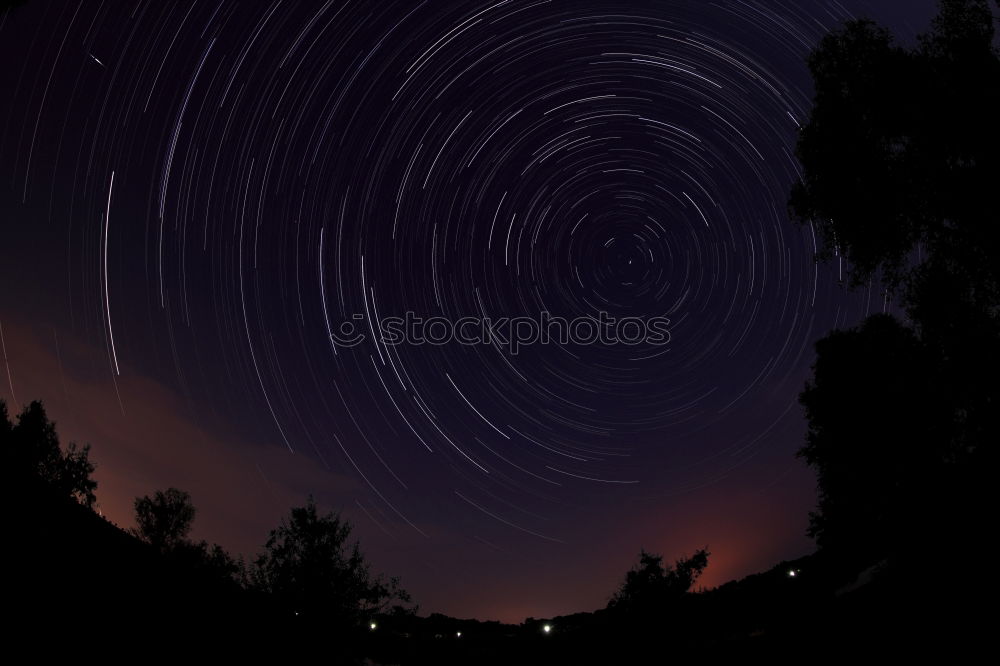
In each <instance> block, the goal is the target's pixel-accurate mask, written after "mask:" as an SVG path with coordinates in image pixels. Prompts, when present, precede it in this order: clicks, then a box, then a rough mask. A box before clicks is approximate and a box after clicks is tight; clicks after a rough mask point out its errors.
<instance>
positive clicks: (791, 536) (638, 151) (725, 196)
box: [0, 0, 933, 621]
mask: <svg viewBox="0 0 1000 666" xmlns="http://www.w3.org/2000/svg"><path fill="white" fill-rule="evenodd" d="M932 9H933V8H932V2H931V0H921V1H919V2H917V1H915V0H900V1H899V2H878V1H876V0H867V1H864V0H844V1H843V2H835V1H832V0H797V1H795V2H792V1H788V2H770V1H768V2H755V1H752V0H747V1H739V0H718V1H717V2H704V1H702V0H684V1H681V0H661V1H659V2H630V1H627V0H620V1H617V2H611V1H607V2H591V1H589V0H573V1H566V2H562V1H551V2H541V1H531V0H527V1H521V0H504V1H501V2H465V3H456V2H423V3H417V2H412V1H408V2H388V1H385V0H379V1H378V2H374V1H373V2H368V1H364V2H341V1H340V0H330V2H326V3H325V4H324V3H320V2H316V3H311V2H310V3H298V2H278V3H265V2H260V3H258V2H218V1H217V0H206V1H204V2H191V3H188V2H176V3H174V2H129V3H126V2H115V1H112V2H103V3H99V2H87V3H81V4H79V5H77V4H74V3H72V2H39V1H33V2H29V3H27V4H26V5H24V6H23V7H19V8H16V9H14V10H11V11H9V12H8V13H6V14H5V15H4V17H3V18H2V20H0V49H2V55H3V58H2V62H3V63H4V66H3V68H2V72H0V77H2V79H3V81H2V90H3V91H4V94H3V95H2V101H0V225H2V227H0V232H2V233H0V280H2V283H0V284H2V286H3V288H2V289H0V327H2V341H3V355H4V363H5V367H4V368H0V371H2V376H0V398H2V399H4V400H6V401H7V403H8V405H9V406H10V409H11V411H12V412H15V411H19V408H20V406H22V405H23V404H24V403H26V402H28V401H29V400H32V399H36V398H37V399H42V400H43V401H44V402H45V404H46V407H47V408H48V410H49V414H50V416H52V417H53V418H54V419H55V420H56V422H57V424H58V428H59V431H60V434H61V435H62V438H63V441H64V442H66V441H69V440H77V441H79V442H81V443H83V442H90V443H92V444H93V450H92V458H93V459H94V460H95V461H96V463H97V465H98V469H97V474H96V476H97V479H98V481H99V484H100V485H99V487H98V500H99V507H100V510H101V511H102V512H103V514H104V515H105V516H107V517H108V518H110V519H111V520H113V521H115V522H116V523H118V524H119V525H122V526H128V525H131V524H132V519H131V502H132V498H134V497H135V496H137V495H142V494H146V493H149V492H151V491H152V490H154V489H163V488H166V487H168V486H176V487H179V488H182V489H185V490H188V491H189V492H191V494H192V497H193V500H194V503H195V505H196V506H197V507H198V516H197V519H196V521H195V536H196V537H198V538H205V539H208V540H209V541H216V542H219V543H221V544H223V545H224V546H225V547H226V548H228V549H230V550H231V551H232V552H234V553H243V554H247V555H250V554H252V553H253V552H255V551H256V550H257V549H258V548H259V547H260V545H261V544H262V543H263V541H264V540H265V538H266V534H267V530H268V529H270V528H271V527H273V526H274V525H276V524H277V522H278V520H279V519H280V517H281V516H282V515H283V514H284V513H286V512H287V510H288V509H289V508H290V507H291V506H293V505H296V504H301V503H302V502H304V501H305V498H306V497H307V496H308V495H309V494H310V493H311V494H313V495H314V496H315V497H316V498H317V500H318V501H319V502H320V503H321V505H323V506H324V507H327V508H331V509H337V510H342V511H343V513H344V515H346V516H347V517H348V518H349V519H350V520H351V521H352V522H353V523H354V525H355V535H356V536H357V537H358V538H359V539H360V541H361V544H362V547H363V550H364V551H365V552H366V554H367V555H368V556H369V558H370V559H371V560H372V561H373V563H374V566H375V568H376V569H378V570H381V571H385V572H387V573H391V574H398V575H399V576H401V579H402V581H401V582H402V583H403V586H404V587H405V588H406V589H408V590H409V591H410V592H411V593H412V594H413V596H414V601H416V602H418V603H419V604H420V608H421V612H422V613H428V612H435V611H436V612H444V613H448V614H451V615H456V616H459V617H478V618H480V619H502V620H507V621H520V620H521V619H523V618H524V617H525V616H535V617H546V616H552V615H556V614H560V613H569V612H575V611H583V610H592V609H594V608H597V607H599V606H603V605H604V604H605V603H606V601H607V598H608V595H609V594H610V593H611V592H612V591H613V589H614V588H615V586H616V584H617V583H618V582H619V581H620V578H621V576H622V575H623V574H624V572H625V570H626V569H627V568H628V567H629V566H631V565H632V564H633V562H634V561H636V556H637V555H638V552H639V549H640V547H643V548H646V549H647V550H652V551H655V552H660V553H662V554H664V555H665V556H666V558H667V559H668V560H672V559H675V558H677V557H680V556H682V555H684V554H685V553H691V552H692V551H694V550H695V549H697V548H699V547H703V546H708V548H709V550H710V551H711V552H712V557H711V560H710V565H709V568H708V570H707V572H706V574H705V576H704V578H703V579H702V583H704V584H705V585H707V586H711V585H716V584H720V583H722V582H725V581H726V580H730V579H732V578H734V577H739V576H743V575H746V574H749V573H753V572H755V571H759V570H762V569H765V568H768V567H769V566H771V565H773V564H775V563H776V562H778V561H779V560H781V559H783V558H790V557H796V556H799V555H803V554H805V553H807V552H810V551H811V549H812V544H811V542H810V541H809V540H808V539H807V537H806V536H805V528H806V525H807V520H808V515H807V514H808V511H809V510H810V509H811V508H812V506H813V503H814V501H815V491H814V478H813V476H812V473H811V472H810V471H809V470H808V469H807V468H806V466H805V465H804V464H803V462H802V461H801V460H797V459H796V458H795V457H794V452H795V451H796V449H797V448H798V447H799V446H800V445H801V443H802V441H803V436H804V421H803V418H802V412H801V408H800V407H799V406H798V404H797V402H796V398H797V394H798V392H799V391H800V390H801V388H802V386H803V383H804V381H805V379H806V378H807V376H808V372H809V366H810V364H811V362H812V360H813V349H812V344H813V342H814V341H815V340H816V339H817V338H819V337H821V336H823V335H824V334H825V333H826V332H827V331H828V330H829V329H831V328H833V327H837V326H845V325H852V324H854V323H856V322H858V321H859V320H860V319H861V318H862V317H863V316H864V315H865V314H867V313H870V312H876V311H881V310H882V309H883V308H884V307H886V304H885V302H884V300H883V297H882V296H881V294H880V292H879V291H878V290H877V289H874V290H871V291H867V290H864V289H862V290H857V291H855V292H846V291H845V290H844V289H843V288H842V287H840V286H839V285H838V282H837V280H838V277H839V275H838V274H839V273H840V271H841V270H842V269H843V267H842V266H839V265H838V264H837V263H836V262H833V263H831V264H825V265H821V266H817V265H816V264H815V263H814V261H813V252H814V249H815V245H814V243H815V242H816V241H815V237H814V235H813V233H812V231H811V229H810V228H809V227H808V226H806V227H797V226H796V225H794V224H793V223H792V222H790V221H789V219H788V215H787V212H786V200H787V194H788V190H789V187H790V184H791V183H792V182H793V181H794V180H795V178H796V169H797V164H796V162H795V159H794V156H793V155H794V143H795V138H796V132H797V130H798V127H799V125H800V124H803V123H805V122H806V120H807V118H808V113H809V101H810V97H811V93H810V82H809V74H808V70H807V68H806V65H805V56H806V55H807V53H808V52H809V50H810V48H811V47H812V46H813V45H814V44H815V43H816V41H817V40H818V39H819V37H820V36H821V35H822V34H823V33H824V32H825V31H827V30H829V29H831V28H833V27H835V26H837V25H838V24H839V23H840V22H841V21H843V20H845V19H847V18H850V17H854V16H860V15H868V16H872V17H873V18H876V19H877V20H879V21H881V22H883V23H885V24H887V25H888V26H890V27H891V28H892V29H893V30H894V31H895V32H896V34H898V35H900V36H901V37H903V38H904V39H912V37H913V35H915V34H916V33H917V32H919V31H921V30H923V29H924V28H925V27H926V26H927V22H928V20H929V17H930V15H931V13H932ZM602 311H603V312H606V313H608V314H610V315H611V316H614V317H617V318H622V317H640V318H648V317H654V316H656V317H666V318H669V320H670V322H671V323H670V329H669V333H670V343H669V344H667V345H662V344H660V345H656V344H647V343H640V344H636V345H630V344H623V343H617V344H589V345H587V344H565V345H564V344H558V343H555V342H550V343H549V344H542V343H536V344H527V345H524V346H522V347H521V348H520V349H518V350H517V353H516V354H515V353H511V349H510V348H509V347H505V346H504V345H503V344H500V343H496V344H477V345H462V344H459V343H457V342H455V341H451V342H447V343H444V344H409V343H405V344H401V345H387V344H382V343H381V342H379V341H377V340H376V339H375V337H374V336H373V335H372V334H371V333H372V331H371V329H369V328H368V326H369V324H370V322H373V321H375V322H377V321H379V320H380V319H382V318H385V317H390V316H399V317H402V316H404V315H405V313H407V312H411V313H413V314H414V315H415V316H419V317H423V318H428V317H443V318H446V319H448V320H451V321H455V320H458V319H459V318H462V317H480V318H483V317H489V318H493V319H498V318H502V317H514V316H532V317H537V316H538V315H539V313H541V312H548V313H551V314H552V315H553V316H561V317H564V318H566V319H573V318H577V317H597V316H598V313H599V312H602ZM356 316H357V317H360V318H356ZM344 322H347V323H350V324H353V325H355V326H358V329H357V331H358V332H360V333H363V334H366V338H365V340H364V341H362V342H361V343H360V344H357V345H355V346H344V345H340V346H338V345H337V344H335V343H334V342H333V341H332V340H331V335H330V334H331V332H336V331H338V330H339V327H340V326H341V324H342V323H344Z"/></svg>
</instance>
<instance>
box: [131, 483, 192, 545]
mask: <svg viewBox="0 0 1000 666" xmlns="http://www.w3.org/2000/svg"><path fill="white" fill-rule="evenodd" d="M194 516H195V508H194V504H192V503H191V495H190V494H188V493H186V492H184V491H183V490H178V489H177V488H167V490H165V491H162V490H157V491H156V492H155V493H153V496H152V497H150V496H149V495H144V496H142V497H136V498H135V522H136V525H137V529H136V536H138V537H139V538H140V539H142V540H143V541H145V542H147V543H149V544H150V545H152V546H153V547H154V548H156V549H157V550H160V551H165V550H170V549H172V548H174V547H176V546H177V545H178V544H180V543H182V542H183V541H185V540H186V539H187V535H188V533H189V532H190V531H191V524H192V523H193V522H194Z"/></svg>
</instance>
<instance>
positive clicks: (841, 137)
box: [790, 0, 1000, 561]
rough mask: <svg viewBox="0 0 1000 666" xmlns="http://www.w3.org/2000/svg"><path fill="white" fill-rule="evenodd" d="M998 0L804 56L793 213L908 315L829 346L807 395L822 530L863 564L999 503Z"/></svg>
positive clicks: (872, 322) (856, 25)
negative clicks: (989, 464)
mask: <svg viewBox="0 0 1000 666" xmlns="http://www.w3.org/2000/svg"><path fill="white" fill-rule="evenodd" d="M990 4H991V3H989V2H987V1H986V0H941V2H940V12H939V14H938V16H937V18H936V19H935V20H934V21H933V24H932V26H931V29H930V31H929V32H928V33H927V34H925V35H923V36H921V37H920V39H919V40H918V42H917V44H916V45H915V46H914V47H912V48H904V47H901V46H899V45H897V44H895V43H894V41H893V39H892V36H891V35H890V34H889V32H888V31H887V30H885V29H883V28H881V27H879V26H877V25H876V24H874V23H872V22H870V21H865V20H861V21H852V22H850V23H848V24H847V25H846V26H845V27H843V28H842V29H840V30H837V31H834V32H832V33H830V34H829V35H827V36H826V37H825V38H824V39H823V40H822V42H821V43H820V44H819V46H818V47H817V49H816V50H815V51H814V52H813V53H812V55H811V57H810V58H809V67H810V70H811V72H812V75H813V80H814V83H815V90H816V92H815V104H814V108H813V110H812V113H811V116H810V119H809V122H808V123H807V124H806V125H805V127H803V129H802V132H801V135H800V137H799V142H798V147H797V154H798V156H799V159H800V161H801V163H802V167H803V171H802V178H801V182H800V183H799V184H798V185H797V186H796V187H795V188H794V189H793V192H792V194H791V197H790V208H791V212H792V214H793V217H795V218H796V219H797V220H798V221H800V222H802V223H809V224H812V225H814V226H815V228H817V229H818V231H819V234H820V236H821V237H822V239H823V241H824V244H823V249H822V251H821V253H820V258H832V257H839V258H840V259H842V260H844V261H846V262H847V265H848V268H849V273H850V276H851V284H852V285H854V286H858V285H862V284H877V283H879V282H881V284H882V285H883V286H884V287H885V288H886V289H887V290H888V291H889V292H890V293H891V294H894V295H896V296H898V297H899V298H898V303H899V304H900V305H901V306H902V312H899V313H898V314H899V315H905V319H906V320H907V321H901V320H898V319H896V318H894V317H892V316H889V315H878V316H875V317H873V318H870V319H869V320H868V321H866V322H864V323H863V324H862V325H860V326H859V327H857V328H854V329H851V330H848V331H837V332H834V333H833V334H831V335H830V336H829V337H827V338H826V339H824V340H821V341H820V342H819V343H818V344H817V347H816V350H817V360H816V363H815V365H814V368H813V379H812V380H811V381H810V382H809V384H807V386H806V389H805V391H804V392H803V393H802V394H801V396H800V402H801V403H802V404H803V405H804V406H805V408H806V416H807V418H808V422H809V430H808V434H807V440H806V445H805V446H804V447H803V448H802V450H801V451H800V455H801V456H802V457H804V458H805V460H806V461H807V462H808V463H809V464H810V465H811V466H813V467H814V468H815V469H816V471H817V474H818V485H819V492H820V501H819V507H818V510H817V511H816V512H815V513H814V514H813V515H812V520H811V526H810V533H811V534H812V535H813V536H815V537H816V538H817V541H818V543H819V544H820V545H821V546H822V547H824V548H827V549H834V550H839V551H840V552H842V553H844V554H847V553H851V557H852V558H856V559H857V558H860V559H868V560H869V561H878V560H880V559H883V558H886V557H890V558H892V559H894V560H898V559H899V558H900V557H903V556H904V554H905V557H907V558H910V559H917V558H922V559H923V560H924V561H928V560H932V559H933V558H934V557H936V556H943V553H944V549H945V548H946V546H944V545H943V544H945V543H948V542H949V541H951V539H950V537H948V536H946V535H949V534H950V535H951V536H953V537H958V536H959V535H968V534H971V533H973V532H972V531H973V530H975V529H976V527H975V524H976V523H977V521H980V519H981V514H982V513H983V511H984V506H985V503H986V490H985V489H986V487H987V484H986V483H985V478H984V476H983V475H984V473H985V472H984V470H985V469H986V466H985V464H984V463H985V456H986V454H987V449H988V448H992V447H993V446H995V443H996V442H997V441H998V440H1000V428H998V425H1000V424H998V420H997V418H996V415H997V406H998V404H1000V386H998V385H997V383H996V381H995V377H996V376H997V374H998V373H1000V262H998V261H997V257H998V256H1000V224H998V223H1000V220H998V213H997V206H996V186H997V183H1000V123H998V122H997V119H998V118H1000V52H998V49H997V47H996V43H995V39H994V21H995V18H994V16H993V15H992V13H991V7H990ZM931 534H932V535H934V539H933V540H932V541H931V542H930V543H928V535H931ZM928 546H931V547H928ZM920 553H922V555H919V554H920Z"/></svg>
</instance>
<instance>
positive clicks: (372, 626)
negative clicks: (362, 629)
mask: <svg viewBox="0 0 1000 666" xmlns="http://www.w3.org/2000/svg"><path fill="white" fill-rule="evenodd" d="M369 626H370V627H371V628H372V631H375V628H376V625H375V623H374V622H372V623H371V624H370V625H369Z"/></svg>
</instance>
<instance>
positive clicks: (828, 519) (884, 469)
mask: <svg viewBox="0 0 1000 666" xmlns="http://www.w3.org/2000/svg"><path fill="white" fill-rule="evenodd" d="M816 352H817V358H816V362H815V364H814V365H813V379H812V380H811V381H810V382H809V383H808V384H807V386H806V389H805V391H803V393H802V394H801V396H800V398H799V400H800V402H801V403H802V405H803V406H804V407H805V409H806V418H807V420H808V424H809V429H808V434H807V437H806V445H805V446H804V447H803V448H802V449H801V450H800V451H799V455H800V456H802V457H803V458H805V460H806V461H807V462H808V463H809V464H810V465H811V466H813V467H814V468H815V469H816V472H817V475H818V481H819V490H820V498H819V507H818V510H817V511H816V512H815V513H813V514H812V518H811V523H810V535H811V536H813V537H815V538H816V540H817V543H818V544H819V545H820V546H821V547H824V548H832V549H833V550H835V551H837V552H838V554H840V555H842V556H844V557H846V558H849V559H850V560H851V561H855V562H856V563H857V564H859V565H862V564H864V565H867V564H871V563H873V562H875V561H878V560H881V559H883V558H885V557H886V556H888V555H889V554H891V552H893V551H895V550H898V549H900V548H902V547H903V544H904V543H905V542H906V541H911V542H912V540H914V539H919V538H920V535H921V534H922V533H923V532H924V531H925V530H926V529H927V528H929V527H931V525H933V524H934V522H935V521H934V520H933V519H934V518H935V515H934V514H935V513H936V509H935V505H936V503H937V501H936V500H932V501H930V502H929V501H927V499H926V498H927V490H928V489H929V488H932V487H934V486H935V485H939V484H940V483H941V481H942V478H941V477H940V474H941V465H942V462H943V460H944V458H945V456H946V451H947V445H948V441H949V432H950V427H951V419H950V415H951V407H950V404H949V403H950V397H949V396H948V395H947V394H946V393H943V392H942V391H941V390H940V387H939V386H937V385H936V383H935V382H936V379H937V378H936V375H935V374H934V373H933V372H931V371H929V370H930V369H931V368H932V367H933V356H932V355H931V354H930V353H929V352H928V351H927V349H926V348H925V346H924V345H923V344H922V343H921V341H920V340H919V339H918V338H917V335H916V334H915V333H914V331H913V330H912V329H910V328H907V327H905V326H904V325H903V324H901V323H900V322H899V321H898V320H897V319H895V318H894V317H892V316H890V315H877V316H873V317H870V318H869V319H867V320H866V321H865V322H864V324H863V325H862V326H860V327H859V328H856V329H850V330H847V331H835V332H834V333H832V334H831V335H829V336H828V337H826V338H824V339H823V340H821V341H820V342H818V343H817V344H816Z"/></svg>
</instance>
